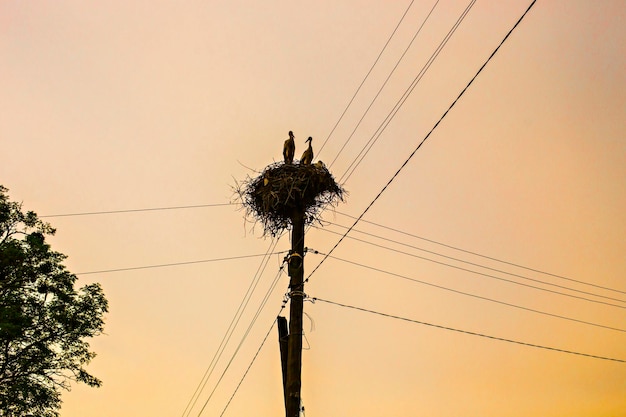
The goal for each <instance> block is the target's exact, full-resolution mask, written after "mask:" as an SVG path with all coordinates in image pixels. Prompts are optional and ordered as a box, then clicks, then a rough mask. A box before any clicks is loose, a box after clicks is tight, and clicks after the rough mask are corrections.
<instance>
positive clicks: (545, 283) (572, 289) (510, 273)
mask: <svg viewBox="0 0 626 417" xmlns="http://www.w3.org/2000/svg"><path fill="white" fill-rule="evenodd" d="M329 223H330V224H332V225H335V226H338V227H341V228H345V229H347V226H342V225H339V224H336V223H331V222H329ZM313 227H315V228H316V229H318V230H322V231H324V232H327V233H333V234H336V235H340V236H341V233H338V232H334V231H332V230H327V229H324V228H321V227H317V226H313ZM353 231H354V232H357V233H361V234H364V235H366V236H371V237H375V238H377V239H381V240H384V241H387V242H392V243H395V244H397V245H401V246H406V247H409V248H412V249H416V250H419V251H422V252H426V253H430V254H432V255H437V256H440V257H442V258H446V259H450V260H453V261H456V262H461V263H464V264H468V265H472V266H476V267H479V268H483V269H486V270H489V271H493V272H499V273H501V274H506V275H510V276H513V277H516V278H521V279H524V280H527V281H531V282H536V283H540V284H543V285H548V286H552V287H556V288H561V289H565V290H568V291H573V292H577V293H579V294H586V295H591V296H594V297H598V298H604V299H606V300H611V301H617V302H620V303H626V300H622V299H619V298H614V297H609V296H606V295H601V294H596V293H592V292H589V291H583V290H578V289H576V288H572V287H567V286H564V285H559V284H554V283H552V282H548V281H543V280H540V279H536V278H530V277H526V276H524V275H519V274H516V273H513V272H508V271H504V270H502V269H497V268H492V267H489V266H486V265H481V264H477V263H474V262H470V261H466V260H464V259H460V258H455V257H453V256H448V255H444V254H441V253H438V252H434V251H431V250H427V249H423V248H419V247H417V246H413V245H409V244H407V243H402V242H398V241H397V240H393V239H388V238H385V237H382V236H377V235H375V234H372V233H367V232H363V231H360V230H357V229H353ZM348 238H350V239H352V240H356V241H357V242H362V243H366V244H368V245H371V246H375V247H378V248H382V249H386V250H389V251H392V252H396V253H399V254H402V255H407V256H411V257H413V258H418V259H422V260H425V261H429V262H434V263H437V264H439V265H444V266H448V267H452V268H457V267H456V266H454V265H450V264H447V263H444V262H439V261H436V260H434V259H430V258H426V257H423V256H419V255H415V254H412V253H408V252H403V251H401V250H398V249H394V248H390V247H388V246H384V245H380V244H377V243H374V242H370V241H367V240H364V239H359V238H356V237H354V236H348ZM461 269H462V270H465V269H463V268H461ZM474 273H476V274H480V275H483V276H486V277H491V278H493V276H492V275H487V274H483V273H480V272H476V271H474ZM497 279H500V278H497ZM507 281H508V280H507ZM508 282H514V281H508ZM623 308H626V307H623Z"/></svg>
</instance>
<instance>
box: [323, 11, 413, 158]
mask: <svg viewBox="0 0 626 417" xmlns="http://www.w3.org/2000/svg"><path fill="white" fill-rule="evenodd" d="M414 2H415V0H411V3H409V6H408V7H407V8H406V10H405V11H404V14H403V15H402V17H401V18H400V21H399V22H398V24H397V25H396V27H395V29H394V30H393V32H391V35H390V36H389V39H387V42H385V46H383V49H382V50H381V51H380V53H379V54H378V57H376V60H375V61H374V63H373V64H372V66H371V67H370V69H369V71H367V74H365V78H363V81H361V84H360V85H359V87H358V88H357V89H356V91H355V92H354V95H353V96H352V98H351V99H350V102H349V103H348V105H347V106H346V108H345V109H344V110H343V113H341V116H339V120H337V123H335V126H334V127H333V129H332V130H331V131H330V133H329V134H328V137H327V138H326V140H325V141H324V143H322V146H321V147H320V149H319V151H317V154H318V159H319V155H321V153H322V149H324V146H326V142H328V139H330V137H331V136H332V134H333V132H334V131H335V129H337V126H338V125H339V123H340V122H341V120H342V119H343V116H345V114H346V112H347V111H348V108H349V107H350V105H352V102H353V101H354V99H355V98H356V96H357V94H359V91H361V87H363V84H365V81H366V80H367V78H368V77H369V76H370V74H371V72H372V70H373V69H374V67H375V66H376V64H377V63H378V60H380V57H381V56H382V55H383V52H385V49H387V45H389V42H391V39H392V38H393V36H394V35H395V34H396V31H397V30H398V28H399V27H400V24H402V21H404V18H405V17H406V14H407V13H408V12H409V9H410V8H411V6H413V3H414Z"/></svg>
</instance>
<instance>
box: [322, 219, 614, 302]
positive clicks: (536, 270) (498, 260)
mask: <svg viewBox="0 0 626 417" xmlns="http://www.w3.org/2000/svg"><path fill="white" fill-rule="evenodd" d="M335 213H337V214H340V215H342V216H345V217H348V218H351V219H356V217H354V216H351V215H349V214H346V213H342V212H339V211H335ZM361 222H363V223H368V224H371V225H373V226H378V227H381V228H383V229H387V230H390V231H392V232H396V233H401V234H403V235H406V236H409V237H413V238H416V239H420V240H424V241H426V242H429V243H434V244H435V245H439V246H444V247H446V248H449V249H454V250H457V251H460V252H465V253H468V254H470V255H474V256H479V257H481V258H485V259H489V260H491V261H496V262H500V263H503V264H507V265H511V266H514V267H517V268H522V269H526V270H528V271H532V272H537V273H539V274H544V275H549V276H551V277H555V278H560V279H564V280H566V281H571V282H576V283H578V284H584V285H589V286H591V287H595V288H600V289H603V290H607V291H613V292H618V293H621V294H626V291H622V290H618V289H615V288H610V287H604V286H602V285H597V284H593V283H591V282H586V281H581V280H577V279H573V278H569V277H566V276H563V275H557V274H553V273H551V272H546V271H543V270H540V269H535V268H529V267H527V266H524V265H520V264H517V263H513V262H509V261H505V260H502V259H498V258H494V257H492V256H487V255H482V254H480V253H478V252H472V251H469V250H467V249H463V248H460V247H458V246H452V245H448V244H446V243H442V242H438V241H436V240H432V239H428V238H425V237H422V236H418V235H415V234H411V233H408V232H405V231H402V230H399V229H394V228H392V227H389V226H384V225H382V224H380V223H375V222H372V221H369V220H363V219H361ZM328 223H331V222H328ZM331 224H332V223H331ZM341 227H345V226H341Z"/></svg>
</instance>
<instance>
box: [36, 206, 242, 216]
mask: <svg viewBox="0 0 626 417" xmlns="http://www.w3.org/2000/svg"><path fill="white" fill-rule="evenodd" d="M233 205H237V203H216V204H197V205H194V206H175V207H152V208H140V209H127V210H108V211H89V212H81V213H65V214H46V215H44V216H38V217H40V218H50V217H75V216H94V215H100V214H119V213H136V212H144V211H160V210H181V209H193V208H205V207H224V206H233Z"/></svg>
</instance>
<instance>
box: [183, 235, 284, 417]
mask: <svg viewBox="0 0 626 417" xmlns="http://www.w3.org/2000/svg"><path fill="white" fill-rule="evenodd" d="M279 240H280V236H279V237H278V238H277V239H272V242H270V245H269V246H268V248H267V251H266V253H265V256H264V258H263V260H261V263H260V264H259V266H258V267H257V270H256V272H255V274H254V276H253V278H252V280H251V281H250V285H249V286H248V289H247V290H246V292H245V294H244V296H243V298H242V300H241V302H240V303H239V307H238V308H237V310H236V312H235V314H234V316H233V318H232V320H231V322H230V325H229V326H228V329H227V330H226V333H225V334H224V336H223V338H222V341H221V342H220V345H219V347H218V348H217V351H216V352H215V354H214V355H213V358H212V359H211V363H210V364H209V366H208V367H207V369H206V371H205V372H204V375H203V376H202V378H201V379H200V382H199V383H198V386H197V387H196V389H195V391H194V393H193V395H192V396H191V398H190V399H189V402H188V403H187V405H186V407H185V410H184V411H183V414H182V416H183V417H186V416H189V415H190V414H191V411H192V410H193V407H194V406H195V405H196V403H197V401H198V399H199V397H200V395H201V394H202V391H203V390H204V388H205V387H206V384H207V383H208V381H209V379H210V377H211V375H212V374H213V372H214V370H215V368H216V366H217V362H218V361H219V360H220V358H221V357H222V354H223V353H224V350H225V349H226V346H227V345H228V343H229V342H230V339H231V337H232V335H233V333H234V331H235V328H236V327H237V325H238V324H239V321H240V320H241V317H242V315H243V312H244V310H245V309H246V307H247V306H248V303H249V302H250V298H251V297H252V294H253V293H254V290H255V289H256V287H257V285H258V283H259V281H260V279H261V276H262V275H263V272H264V271H265V268H266V267H267V264H268V262H269V259H270V255H269V254H270V253H273V251H274V249H275V248H276V246H277V245H278V241H279Z"/></svg>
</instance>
